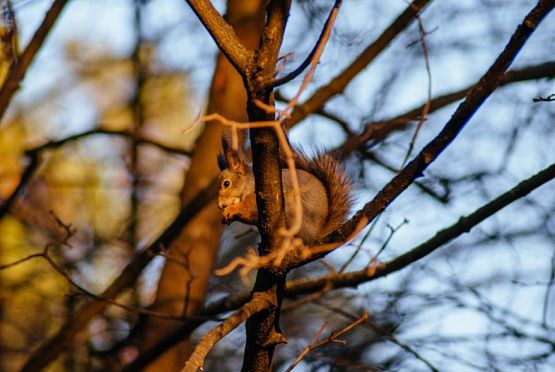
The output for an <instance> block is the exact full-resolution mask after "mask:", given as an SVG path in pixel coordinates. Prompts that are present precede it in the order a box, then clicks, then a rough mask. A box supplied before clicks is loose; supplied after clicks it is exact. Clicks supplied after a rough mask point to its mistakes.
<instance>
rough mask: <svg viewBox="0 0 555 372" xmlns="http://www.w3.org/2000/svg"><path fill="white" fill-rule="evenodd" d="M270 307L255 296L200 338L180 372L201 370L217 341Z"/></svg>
mask: <svg viewBox="0 0 555 372" xmlns="http://www.w3.org/2000/svg"><path fill="white" fill-rule="evenodd" d="M270 306H271V304H270V303H268V302H267V301H265V300H264V299H263V298H262V297H260V296H255V297H254V298H253V299H252V300H251V301H249V302H247V303H246V304H245V305H243V306H242V307H241V308H240V309H239V310H237V311H236V312H234V313H233V314H232V315H231V316H230V317H229V318H227V319H226V320H224V321H223V322H222V323H221V324H220V325H218V326H217V327H215V328H212V329H211V330H210V331H209V332H208V333H207V334H205V335H204V336H202V338H201V339H200V341H199V343H198V344H197V346H196V347H195V350H194V351H193V353H192V354H191V357H190V358H189V360H187V363H185V367H183V369H182V370H181V372H196V371H198V370H202V366H203V365H204V359H205V358H206V355H208V352H209V351H210V350H211V349H212V348H213V347H214V345H216V343H217V342H218V341H220V340H221V339H222V338H224V337H225V336H226V335H227V334H228V333H230V332H231V331H233V330H234V329H235V328H237V327H238V326H239V325H240V324H241V323H243V322H244V321H245V320H247V319H248V318H250V317H251V316H252V315H254V314H256V313H259V312H261V311H262V310H264V309H267V308H269V307H270Z"/></svg>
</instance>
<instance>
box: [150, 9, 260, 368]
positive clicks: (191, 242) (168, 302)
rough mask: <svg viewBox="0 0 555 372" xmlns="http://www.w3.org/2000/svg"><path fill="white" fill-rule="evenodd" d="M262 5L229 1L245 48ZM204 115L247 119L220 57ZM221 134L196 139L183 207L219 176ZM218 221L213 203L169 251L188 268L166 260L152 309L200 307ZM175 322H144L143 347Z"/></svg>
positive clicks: (165, 358) (171, 356) (173, 357)
mask: <svg viewBox="0 0 555 372" xmlns="http://www.w3.org/2000/svg"><path fill="white" fill-rule="evenodd" d="M263 5H264V4H263V3H262V2H261V1H259V0H248V1H245V0H230V1H228V7H227V14H226V20H227V21H228V22H229V23H230V24H231V25H232V26H233V28H234V29H235V32H236V33H237V36H238V37H239V38H240V39H241V41H242V42H243V43H244V44H245V45H246V46H247V47H248V48H252V49H254V48H256V46H257V45H258V40H259V35H260V29H261V27H262V25H263V21H264V17H263V15H264V6H263ZM207 113H219V114H221V115H223V116H225V117H226V118H229V119H231V120H237V121H246V120H247V113H246V93H245V89H244V86H243V81H242V80H241V77H240V76H239V74H238V73H237V72H236V71H235V69H234V68H233V67H232V66H231V64H230V63H229V62H228V60H227V59H226V58H225V57H223V56H222V55H221V54H219V56H218V61H217V64H216V69H215V72H214V77H213V80H212V86H211V88H210V97H209V101H208V107H207ZM221 133H222V127H221V125H219V124H217V123H209V124H207V125H206V126H205V128H204V130H203V132H202V134H201V135H200V137H199V138H198V140H197V143H196V147H195V151H194V154H193V157H192V159H191V165H190V167H189V169H188V171H187V174H186V176H185V186H184V190H183V197H182V201H183V204H184V205H185V204H186V203H187V202H189V201H190V200H191V198H193V197H194V196H195V195H196V193H197V192H199V191H200V190H202V189H203V188H204V187H205V186H207V185H208V184H209V183H210V182H211V181H212V179H213V178H214V177H215V176H216V175H217V174H218V167H217V162H216V156H217V154H218V153H219V152H220V143H221ZM220 219H221V212H220V211H219V210H218V208H217V205H216V201H214V202H213V203H209V205H207V206H206V207H205V208H204V209H203V210H202V211H201V212H200V213H198V214H197V216H196V217H195V218H194V219H193V220H192V221H191V222H190V223H189V224H188V225H187V226H186V227H185V228H184V229H183V231H182V232H181V234H180V236H179V237H178V238H177V239H176V241H175V243H174V244H173V245H172V246H171V247H169V253H170V255H171V256H172V257H174V258H176V259H177V260H179V261H184V262H187V263H188V266H189V267H188V268H187V267H185V266H184V265H181V264H179V263H176V262H175V261H166V263H165V265H164V268H163V271H162V276H161V278H160V282H159V284H158V291H157V295H156V300H155V302H154V304H153V306H152V308H153V310H155V311H160V312H164V313H166V314H172V315H181V314H186V315H191V314H194V313H195V311H196V310H197V309H198V308H199V306H200V305H201V304H202V303H203V300H204V296H205V294H206V290H207V287H208V280H209V279H210V276H211V275H212V270H213V268H214V260H215V257H216V250H217V248H218V246H219V242H220V235H221V232H222V225H221V223H220ZM185 306H187V308H186V309H185ZM178 324H179V323H178V322H175V321H169V320H164V319H160V318H149V319H148V320H147V322H146V326H145V329H144V336H143V340H144V343H143V344H142V347H143V348H145V349H146V348H148V347H149V346H151V345H154V344H156V342H158V341H159V340H160V339H161V338H162V337H163V336H165V335H166V334H167V333H168V332H169V331H171V330H173V329H175V328H176V327H177V325H178ZM189 352H190V350H189V344H188V343H187V342H182V343H180V344H179V345H177V346H176V347H174V348H172V349H170V350H169V351H168V352H166V353H165V354H163V355H162V356H161V357H160V358H158V359H157V360H156V361H155V362H153V363H151V365H150V366H149V368H148V369H147V370H149V371H170V370H178V369H180V368H181V367H182V366H183V362H184V361H185V359H186V356H187V354H188V353H189Z"/></svg>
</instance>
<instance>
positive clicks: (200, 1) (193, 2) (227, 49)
mask: <svg viewBox="0 0 555 372" xmlns="http://www.w3.org/2000/svg"><path fill="white" fill-rule="evenodd" d="M187 3H188V4H189V6H190V7H191V9H193V12H195V14H196V15H197V17H198V18H199V19H200V21H201V22H202V24H203V25H204V27H205V28H206V30H207V31H208V32H209V33H210V36H212V39H214V41H215V42H216V45H218V48H220V50H221V52H222V53H223V54H224V55H225V56H226V57H227V59H228V60H229V62H231V64H232V65H233V67H235V69H236V70H237V72H239V73H240V74H241V75H243V76H244V75H245V73H246V71H247V67H248V65H249V64H250V63H251V60H252V58H253V52H252V51H250V50H248V49H247V48H246V47H245V46H244V45H243V43H241V41H240V40H239V38H238V37H237V35H236V34H235V31H234V30H233V27H231V26H230V25H229V24H228V23H227V22H226V21H225V20H224V19H223V17H222V16H221V15H220V13H218V11H217V10H216V8H214V6H213V5H212V3H211V2H210V1H208V0H187Z"/></svg>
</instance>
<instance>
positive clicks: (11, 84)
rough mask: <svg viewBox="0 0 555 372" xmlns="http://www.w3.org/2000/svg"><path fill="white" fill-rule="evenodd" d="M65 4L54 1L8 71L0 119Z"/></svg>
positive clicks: (1, 93) (0, 90) (0, 96)
mask: <svg viewBox="0 0 555 372" xmlns="http://www.w3.org/2000/svg"><path fill="white" fill-rule="evenodd" d="M67 3H68V0H55V1H54V3H53V4H52V6H51V7H50V9H49V10H48V11H47V12H46V15H45V16H44V19H43V21H42V23H41V24H40V26H39V27H38V28H37V31H36V32H35V34H34V35H33V38H32V39H31V41H30V42H29V44H28V45H27V47H26V48H25V50H24V51H23V53H22V54H21V56H19V58H18V60H17V63H16V64H15V65H13V67H12V68H11V69H10V72H9V75H8V76H7V77H6V80H4V84H2V88H0V119H1V118H2V117H3V116H4V113H5V112H6V109H7V108H8V105H9V104H10V101H11V99H12V97H13V95H14V93H15V92H16V91H17V89H18V88H19V85H20V83H21V81H22V80H23V78H24V77H25V73H26V72H27V69H28V68H29V66H30V65H31V63H32V62H33V60H34V59H35V56H36V55H37V52H38V51H39V49H40V48H41V47H42V45H43V43H44V40H45V39H46V37H47V36H48V33H49V32H50V30H51V29H52V26H54V23H55V22H56V20H57V19H58V17H59V15H60V13H61V12H62V10H63V9H64V6H65V5H66V4H67Z"/></svg>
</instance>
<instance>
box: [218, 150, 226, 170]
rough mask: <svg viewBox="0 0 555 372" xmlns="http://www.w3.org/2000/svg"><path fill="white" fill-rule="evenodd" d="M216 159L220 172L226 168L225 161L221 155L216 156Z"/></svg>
mask: <svg viewBox="0 0 555 372" xmlns="http://www.w3.org/2000/svg"><path fill="white" fill-rule="evenodd" d="M217 159H218V168H220V170H221V171H223V170H224V169H226V168H227V160H225V156H224V154H221V153H220V154H218V156H217Z"/></svg>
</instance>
